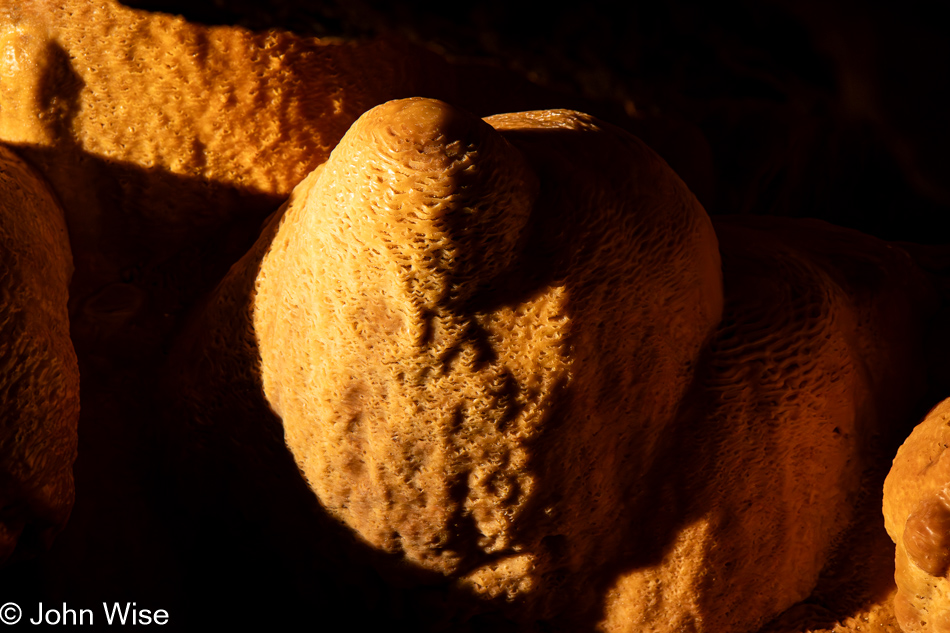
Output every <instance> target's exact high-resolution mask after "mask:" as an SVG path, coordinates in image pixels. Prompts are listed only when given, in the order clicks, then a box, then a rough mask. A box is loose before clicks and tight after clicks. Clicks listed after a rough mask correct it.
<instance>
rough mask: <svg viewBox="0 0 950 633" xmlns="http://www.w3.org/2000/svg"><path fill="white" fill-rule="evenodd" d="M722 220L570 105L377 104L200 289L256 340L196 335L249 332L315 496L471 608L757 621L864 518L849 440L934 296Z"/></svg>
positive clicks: (833, 246)
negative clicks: (857, 512) (241, 252)
mask: <svg viewBox="0 0 950 633" xmlns="http://www.w3.org/2000/svg"><path fill="white" fill-rule="evenodd" d="M717 231H718V233H719V243H718V244H717V238H716V234H714V232H713V230H712V225H711V224H710V221H709V219H708V218H707V217H706V215H705V213H704V212H703V210H702V208H701V207H700V206H699V205H698V203H696V201H695V199H694V198H693V197H692V196H691V194H690V193H689V191H688V190H687V189H686V188H685V187H684V186H683V184H682V183H681V182H680V181H679V179H678V178H677V177H676V176H675V174H673V173H672V171H670V170H669V168H668V167H666V165H665V164H664V163H663V162H662V161H661V160H660V159H659V158H657V157H656V155H655V154H653V153H652V152H651V151H650V150H649V149H647V148H646V147H645V146H643V145H642V144H641V143H639V142H638V141H637V140H636V139H635V138H633V137H631V136H629V135H627V134H625V133H623V132H621V131H619V130H617V129H615V128H612V127H611V126H609V125H605V124H602V123H600V122H598V121H596V120H595V119H593V118H591V117H589V116H587V115H583V114H579V113H576V112H570V111H547V112H528V113H521V114H508V115H498V116H494V117H489V118H487V119H485V121H481V120H479V119H477V118H475V117H472V116H470V115H467V114H465V113H464V112H461V111H459V110H457V109H455V108H452V107H450V106H447V105H445V104H444V103H441V102H437V101H432V100H425V99H411V100H404V101H397V102H391V103H388V104H385V105H383V106H379V107H377V108H375V109H373V110H371V111H370V112H368V113H367V114H365V115H364V116H363V117H361V118H360V119H359V121H357V123H356V124H355V125H354V126H353V127H352V128H351V130H350V131H349V132H348V133H347V135H346V136H345V137H344V139H343V141H342V142H341V143H340V145H339V146H338V147H337V148H336V149H335V150H334V152H333V153H332V154H331V157H330V159H329V160H328V162H327V163H326V164H325V165H324V166H323V167H322V168H321V170H319V171H317V172H314V173H313V174H311V176H310V177H308V178H307V179H306V180H305V181H304V182H303V183H302V184H301V185H300V187H298V189H297V190H296V191H295V192H294V194H293V196H292V198H291V200H290V202H289V203H288V205H287V206H286V208H285V211H284V213H283V216H282V218H280V224H279V228H278V227H277V224H276V220H275V222H274V223H273V224H272V225H271V227H270V228H269V229H268V230H267V231H266V234H265V236H264V237H262V240H261V241H259V242H258V244H257V246H255V249H254V250H253V251H252V252H251V253H250V254H249V255H248V257H247V258H245V259H244V260H242V262H241V263H240V264H238V265H237V266H235V268H234V269H232V273H231V275H230V276H229V278H228V279H227V280H225V282H224V283H223V284H222V286H221V287H219V289H218V291H217V293H216V296H215V298H213V299H212V300H211V303H210V304H209V306H210V307H209V309H210V310H214V311H215V313H216V314H219V315H221V316H222V318H221V319H218V318H216V319H214V320H213V322H214V323H225V324H226V323H228V321H229V318H228V317H227V316H226V315H225V313H224V312H222V310H223V309H225V308H227V306H228V305H231V306H235V305H236V306H237V308H238V312H239V313H243V314H245V315H246V314H247V312H246V311H250V312H251V313H252V317H253V330H250V329H249V328H248V327H247V325H241V323H243V321H241V318H247V317H246V316H244V317H240V318H239V319H238V320H237V323H238V327H233V329H234V331H235V334H234V336H231V337H230V339H233V340H232V341H231V342H228V338H229V337H227V336H226V334H221V332H226V331H227V329H228V327H232V326H227V325H225V326H223V327H220V326H219V327H216V328H215V329H216V331H217V332H219V334H215V335H213V336H212V337H211V338H210V340H209V341H210V342H209V344H210V345H211V347H212V348H216V350H217V351H219V352H220V353H221V354H222V356H223V357H226V358H233V357H234V356H235V355H243V356H245V357H249V358H250V357H254V356H255V355H256V353H257V352H259V354H260V357H261V364H260V368H259V369H257V367H256V365H255V366H254V368H253V372H252V373H253V374H256V373H257V372H258V371H259V372H260V378H259V379H258V380H260V381H261V382H262V383H263V388H264V390H265V392H266V396H267V399H268V401H269V402H270V405H271V407H272V408H273V410H274V411H275V412H276V413H277V414H278V415H280V417H281V419H282V420H283V425H284V431H285V437H286V441H287V444H288V446H289V447H290V449H291V450H292V451H293V453H294V457H295V459H296V460H297V463H298V466H299V467H300V469H301V471H302V472H303V474H304V475H305V476H306V478H307V480H308V482H309V483H310V486H311V487H312V489H313V490H314V492H316V494H317V496H318V497H319V498H320V500H321V503H322V504H323V505H324V506H325V507H326V508H327V509H328V511H329V512H330V513H331V514H333V515H334V516H336V517H337V518H338V519H339V520H341V521H342V522H343V523H345V524H346V525H347V526H349V527H350V528H351V529H352V530H354V531H355V532H356V533H357V534H359V535H360V537H361V539H363V540H364V541H365V542H367V543H368V544H370V545H372V546H373V547H375V548H377V549H379V550H382V551H386V552H390V553H393V554H397V555H399V556H401V557H403V559H404V560H405V561H406V562H408V563H409V564H411V565H412V566H415V567H418V568H422V569H425V570H429V571H432V572H436V573H438V574H440V575H443V576H444V577H445V578H446V579H447V580H448V581H450V582H451V583H453V584H454V586H455V588H456V589H455V590H456V591H458V592H461V593H462V594H471V595H474V596H480V597H481V600H482V601H483V602H482V604H483V607H482V608H485V609H492V610H493V609H502V610H504V611H505V612H506V613H508V616H509V617H513V618H515V619H519V620H531V619H536V618H540V619H556V620H559V621H560V622H562V623H563V622H572V621H573V622H575V623H577V625H578V626H581V627H583V626H593V625H594V623H595V622H596V621H600V626H601V627H602V628H603V629H604V630H609V631H640V630H656V631H682V630H697V631H752V630H755V629H756V628H758V627H760V626H761V625H763V624H764V623H765V622H766V621H768V619H770V618H771V617H773V616H775V615H777V614H779V613H781V612H782V611H783V610H784V609H786V608H788V607H789V606H791V605H792V604H794V603H796V602H798V601H800V600H802V599H804V598H806V597H807V596H808V595H809V593H810V592H811V590H812V589H813V587H814V586H815V583H816V582H817V579H818V576H819V573H820V572H821V570H822V569H823V567H824V566H825V565H826V563H827V562H828V560H829V558H830V556H831V555H832V553H833V552H834V551H835V547H836V545H837V544H838V541H839V539H840V537H841V536H842V534H843V533H844V531H845V529H846V528H847V527H848V526H849V525H850V524H851V522H852V521H853V520H856V519H857V517H855V516H854V515H853V512H852V510H853V508H854V507H855V505H856V504H857V501H858V499H859V498H860V496H861V474H862V471H863V469H864V468H865V467H867V465H868V464H867V463H866V459H867V455H868V453H867V451H866V447H867V444H868V443H869V442H868V441H867V439H868V438H870V437H872V436H873V435H874V434H876V433H878V430H877V429H879V428H880V427H881V425H882V424H885V423H887V422H890V421H891V420H892V419H894V418H898V419H899V416H903V415H906V413H907V410H908V409H909V407H910V406H911V404H912V402H913V395H911V394H912V393H913V392H914V387H913V385H914V381H915V380H919V378H920V376H919V371H918V370H917V369H916V368H915V362H916V361H917V360H918V356H919V349H918V348H919V341H918V340H917V336H918V335H917V333H916V330H915V329H914V324H915V322H916V320H917V319H919V318H920V313H919V312H918V310H919V309H922V308H921V305H923V303H924V301H923V300H922V297H923V295H924V294H925V292H924V291H923V290H921V288H922V287H923V284H922V282H921V280H920V279H919V277H918V276H917V273H916V272H915V270H914V268H913V266H912V264H911V263H910V260H909V258H908V257H907V256H906V254H904V253H903V252H902V251H899V250H897V249H893V248H891V247H889V246H887V245H886V244H884V243H882V242H880V241H877V240H874V239H871V238H868V237H866V236H863V235H860V234H858V233H856V232H853V231H847V230H843V229H836V228H834V227H831V226H829V225H827V224H823V223H820V222H807V221H804V222H803V221H800V222H796V221H782V220H775V219H739V218H736V219H726V220H721V221H719V222H718V224H717ZM720 251H721V253H722V265H721V267H720V255H719V253H720ZM258 262H259V263H258ZM258 270H259V272H258ZM254 274H256V275H257V277H256V279H257V280H256V286H255V289H253V290H251V289H250V287H249V275H254ZM723 279H724V288H725V291H723ZM241 284H243V286H242V285H241ZM241 287H243V288H244V292H246V293H247V294H248V295H249V297H248V301H249V303H244V302H242V301H241V300H240V298H239V296H240V294H241V293H240V292H235V288H241ZM228 297H231V298H230V299H229V298H228ZM234 297H238V298H237V299H235V298H234ZM232 309H233V308H232ZM230 321H231V322H232V323H234V317H230ZM252 337H253V338H252ZM235 341H243V342H242V343H241V344H240V345H235V344H234V342H235ZM235 348H239V349H240V348H243V349H246V350H248V352H247V353H240V352H235V351H231V350H234V349H235ZM203 357H206V358H207V357H212V358H213V357H214V355H213V354H210V355H209V354H207V353H205V354H203ZM252 378H253V377H252ZM241 382H242V384H245V383H246V381H243V380H242V381H241ZM217 383H218V384H219V385H224V383H225V381H223V380H219V381H217ZM242 397H244V396H242ZM197 399H198V400H199V401H200V400H201V398H200V397H198V398H197ZM205 400H206V401H207V402H208V403H215V402H220V401H221V398H220V397H218V398H206V399H205ZM203 406H204V409H203V411H205V412H206V411H207V410H208V408H207V405H203ZM215 406H219V405H215ZM221 424H222V429H225V428H227V425H228V424H230V423H227V422H223V421H222V422H221ZM598 614H599V615H598ZM584 623H587V624H586V625H585V624H584Z"/></svg>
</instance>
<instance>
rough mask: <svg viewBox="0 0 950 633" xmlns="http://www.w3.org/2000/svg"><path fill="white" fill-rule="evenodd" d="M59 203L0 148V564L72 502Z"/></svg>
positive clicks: (45, 538) (66, 257)
mask: <svg viewBox="0 0 950 633" xmlns="http://www.w3.org/2000/svg"><path fill="white" fill-rule="evenodd" d="M71 275H72V257H71V255H70V249H69V240H68V238H67V235H66V224H65V223H64V221H63V212H62V209H61V208H60V206H59V204H58V203H57V202H56V200H55V199H54V198H53V197H52V195H51V194H50V192H49V189H48V188H47V186H46V184H45V183H44V182H43V181H42V179H41V178H40V177H39V176H38V175H37V174H36V173H35V172H34V171H33V170H32V169H30V168H29V167H28V166H27V165H26V164H25V163H24V162H23V161H22V160H20V159H19V158H18V157H17V156H16V155H15V154H13V153H12V152H10V151H9V150H8V149H6V148H4V147H2V146H0V562H3V561H5V560H6V559H7V558H8V557H9V556H10V554H11V553H12V552H13V550H14V548H16V547H17V543H18V541H19V542H21V547H22V548H23V549H25V550H27V551H28V550H30V549H33V548H37V547H44V546H48V545H49V544H50V542H51V541H52V538H53V537H54V536H55V535H56V533H57V532H59V531H60V530H61V529H62V527H63V525H64V524H65V522H66V519H67V518H68V517H69V513H70V509H71V508H72V504H73V471H72V468H73V462H74V461H75V459H76V423H77V421H78V419H79V368H78V366H77V363H76V354H75V352H74V351H73V347H72V343H71V341H70V339H69V316H68V314H67V310H66V301H67V292H68V286H69V278H70V276H71Z"/></svg>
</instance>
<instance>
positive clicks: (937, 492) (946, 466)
mask: <svg viewBox="0 0 950 633" xmlns="http://www.w3.org/2000/svg"><path fill="white" fill-rule="evenodd" d="M948 446H950V400H944V401H943V402H942V403H940V404H939V405H938V406H937V407H936V408H934V410H933V411H931V412H930V413H929V414H928V415H927V417H926V418H925V419H924V421H923V422H921V423H920V424H919V425H918V426H917V428H915V429H914V432H913V433H911V435H910V437H908V438H907V441H906V442H904V444H903V446H901V448H900V450H899V451H898V453H897V457H896V458H895V459H894V465H893V466H892V468H891V472H890V474H889V475H888V476H887V481H886V482H885V484H884V521H885V525H886V526H887V532H888V534H890V536H891V539H893V541H894V543H895V544H896V546H897V548H896V567H897V569H896V572H895V579H896V580H897V588H898V592H897V595H896V597H895V598H894V608H895V611H896V614H897V618H898V620H899V621H900V624H901V627H902V628H903V629H904V631H907V633H917V632H920V633H944V632H946V631H950V579H948V574H950V457H948V452H947V448H948Z"/></svg>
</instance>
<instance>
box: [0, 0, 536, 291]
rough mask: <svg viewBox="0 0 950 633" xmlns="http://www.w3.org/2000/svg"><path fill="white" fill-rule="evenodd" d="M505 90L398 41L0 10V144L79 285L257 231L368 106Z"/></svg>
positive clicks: (82, 6)
mask: <svg viewBox="0 0 950 633" xmlns="http://www.w3.org/2000/svg"><path fill="white" fill-rule="evenodd" d="M506 81H508V82H510V79H509V78H508V77H507V75H504V74H502V77H501V79H500V86H501V88H500V89H501V92H499V93H497V94H496V93H492V92H490V91H484V90H481V88H480V86H481V85H482V84H485V83H488V80H487V79H482V78H480V77H479V76H477V73H475V74H474V75H472V73H469V74H468V75H466V74H465V73H464V72H462V71H459V70H458V69H456V68H455V67H452V66H450V65H449V64H447V63H446V62H445V61H444V60H442V59H441V58H439V57H438V56H436V55H434V54H432V53H430V52H427V51H425V50H424V49H422V48H421V47H414V46H412V45H409V44H405V43H400V42H396V41H387V40H373V41H357V42H341V41H337V40H332V39H326V40H321V39H317V38H312V37H304V36H300V35H296V34H294V33H290V32H287V31H277V30H272V31H267V32H252V31H249V30H247V29H243V28H239V27H230V26H206V25H201V24H194V23H189V22H187V21H185V20H184V19H182V18H180V17H176V16H172V15H166V14H161V13H153V12H147V11H140V10H134V9H131V8H129V7H126V6H124V5H122V4H121V3H119V2H117V1H116V0H64V1H62V2H54V1H52V0H24V1H19V0H18V1H17V2H12V3H10V2H4V3H2V4H0V142H2V143H7V144H11V145H15V146H17V147H18V148H19V151H20V152H21V155H23V156H25V157H26V158H27V159H28V160H30V161H31V163H32V164H34V165H35V166H36V167H37V169H38V170H39V171H40V172H41V173H42V174H43V175H44V176H45V177H46V178H47V180H48V181H49V182H50V183H51V186H52V187H53V189H54V191H56V193H57V194H58V195H59V196H60V199H61V200H62V201H63V206H64V209H65V212H66V215H67V220H68V222H69V224H70V229H71V239H72V243H73V248H74V252H75V256H76V261H77V274H78V277H79V279H78V281H79V283H80V285H81V290H83V292H85V291H87V290H88V291H95V290H97V289H98V288H97V287H94V286H96V285H98V284H104V283H108V282H114V281H116V279H117V278H118V277H119V276H120V271H121V268H122V267H123V266H131V265H138V266H143V265H149V264H151V263H153V262H154V261H161V260H162V259H163V258H167V257H168V256H169V254H170V253H174V252H176V251H177V250H178V249H180V248H182V246H183V245H185V244H188V243H191V242H194V241H195V240H198V239H200V238H202V237H205V236H207V234H208V233H210V232H212V231H216V230H222V227H224V228H227V227H229V226H232V225H233V224H235V223H239V222H251V223H253V224H254V225H255V226H257V224H259V222H260V219H261V218H262V217H263V216H264V215H265V214H266V213H269V212H270V211H271V210H273V208H275V207H276V206H278V205H279V204H280V202H281V200H282V199H283V198H285V197H286V196H287V195H289V193H290V191H291V190H292V189H293V187H295V186H296V185H297V184H298V183H299V182H300V181H301V180H302V179H303V177H304V176H306V175H307V174H308V173H309V172H310V171H312V170H313V169H314V168H315V167H316V166H317V165H319V164H321V163H322V162H323V161H325V160H326V158H327V156H328V155H329V153H330V150H331V149H332V148H333V147H334V146H335V145H336V143H337V142H338V141H339V139H340V138H341V137H342V136H343V134H344V132H345V131H346V130H347V129H348V128H349V126H350V125H351V124H352V123H353V121H355V120H356V118H357V117H358V116H359V115H360V114H362V113H363V112H365V111H366V110H368V109H369V108H371V107H373V106H375V105H377V104H379V103H382V102H384V101H387V100H390V99H394V98H397V97H401V96H411V95H416V94H426V95H433V96H439V97H444V98H445V97H454V98H461V99H463V100H465V101H466V102H467V103H468V104H469V105H470V106H472V107H474V106H482V104H486V103H494V102H496V101H498V100H503V99H507V100H509V101H512V100H515V101H517V100H519V99H524V98H530V95H531V94H533V92H532V89H531V88H530V87H528V86H530V85H529V84H527V82H523V83H524V84H525V85H524V86H521V90H520V92H518V95H520V96H515V95H513V94H509V93H506V92H505V91H504V87H503V86H504V85H505V82H506ZM494 87H496V88H498V87H499V84H498V83H497V82H496V84H494ZM491 111H495V110H491ZM87 286H93V287H91V288H87Z"/></svg>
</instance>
